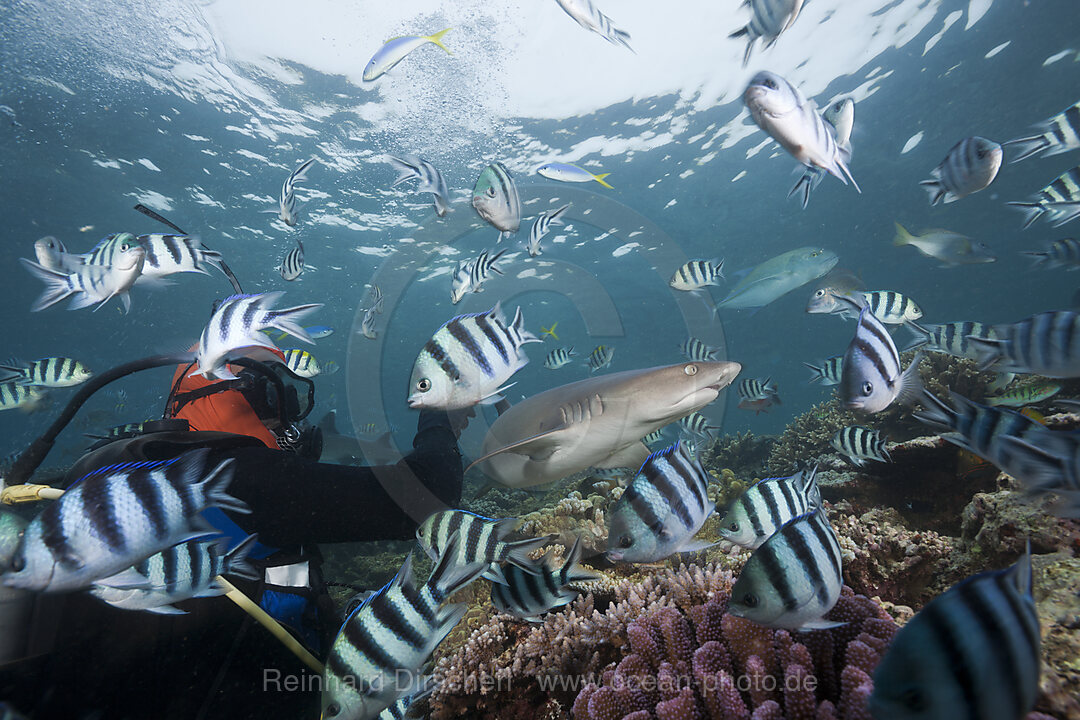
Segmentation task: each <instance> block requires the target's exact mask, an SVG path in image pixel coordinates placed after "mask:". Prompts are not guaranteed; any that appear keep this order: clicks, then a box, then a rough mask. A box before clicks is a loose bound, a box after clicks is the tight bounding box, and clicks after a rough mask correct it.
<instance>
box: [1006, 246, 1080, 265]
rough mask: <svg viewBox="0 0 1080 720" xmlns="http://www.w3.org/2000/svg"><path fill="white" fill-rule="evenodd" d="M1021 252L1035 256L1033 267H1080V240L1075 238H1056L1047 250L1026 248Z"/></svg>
mask: <svg viewBox="0 0 1080 720" xmlns="http://www.w3.org/2000/svg"><path fill="white" fill-rule="evenodd" d="M1020 254H1021V255H1027V256H1029V257H1032V258H1034V259H1035V264H1034V266H1033V267H1037V268H1056V267H1065V268H1068V269H1069V270H1076V269H1078V268H1080V242H1077V241H1076V240H1074V239H1073V238H1063V239H1061V240H1055V241H1054V242H1052V243H1050V247H1048V248H1047V249H1046V250H1041V251H1040V250H1024V251H1022V252H1021V253H1020Z"/></svg>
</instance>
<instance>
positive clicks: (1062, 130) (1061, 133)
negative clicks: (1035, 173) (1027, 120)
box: [1002, 102, 1080, 162]
mask: <svg viewBox="0 0 1080 720" xmlns="http://www.w3.org/2000/svg"><path fill="white" fill-rule="evenodd" d="M1036 127H1037V128H1038V129H1039V130H1041V131H1042V132H1040V133H1039V134H1038V135H1028V136H1026V137H1019V138H1014V139H1012V140H1006V141H1005V142H1003V143H1002V145H1005V146H1006V147H1008V146H1009V145H1018V146H1019V147H1018V148H1017V149H1018V150H1019V151H1020V154H1019V155H1017V156H1016V157H1015V158H1013V160H1012V161H1013V162H1020V161H1021V160H1026V159H1027V158H1029V157H1031V156H1033V155H1038V154H1040V153H1042V155H1043V157H1050V156H1051V155H1060V154H1061V153H1063V152H1068V151H1069V150H1076V149H1077V148H1080V102H1076V103H1073V104H1072V105H1070V106H1069V107H1067V108H1065V109H1064V110H1062V111H1061V112H1059V113H1058V114H1057V115H1055V116H1053V117H1052V118H1050V119H1049V120H1046V121H1044V122H1042V123H1040V124H1039V125H1037V126H1036Z"/></svg>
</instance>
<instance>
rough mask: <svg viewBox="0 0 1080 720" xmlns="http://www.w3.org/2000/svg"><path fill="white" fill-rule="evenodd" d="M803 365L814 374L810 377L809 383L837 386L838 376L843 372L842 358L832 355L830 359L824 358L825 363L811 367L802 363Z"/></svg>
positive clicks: (838, 382)
mask: <svg viewBox="0 0 1080 720" xmlns="http://www.w3.org/2000/svg"><path fill="white" fill-rule="evenodd" d="M803 365H805V366H806V367H808V368H810V370H811V371H812V372H813V373H814V374H813V375H811V376H810V382H818V381H820V382H821V384H822V385H839V384H840V376H841V375H842V374H843V372H844V356H843V355H834V356H832V357H831V358H826V359H825V362H823V363H821V365H820V366H818V365H811V364H810V363H806V362H804V363H803Z"/></svg>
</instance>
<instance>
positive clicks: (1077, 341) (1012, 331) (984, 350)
mask: <svg viewBox="0 0 1080 720" xmlns="http://www.w3.org/2000/svg"><path fill="white" fill-rule="evenodd" d="M993 330H994V337H991V338H977V337H974V336H972V337H969V338H968V341H969V342H970V343H971V344H972V345H973V346H974V348H975V352H976V353H977V354H978V360H979V369H980V370H988V369H993V370H996V371H998V372H1013V373H1031V374H1035V375H1043V376H1045V377H1052V378H1071V377H1080V313H1078V312H1076V311H1073V310H1051V311H1049V312H1043V313H1038V314H1036V315H1032V316H1030V317H1027V318H1024V319H1023V320H1020V321H1019V322H1014V323H1011V324H1007V325H994V326H993Z"/></svg>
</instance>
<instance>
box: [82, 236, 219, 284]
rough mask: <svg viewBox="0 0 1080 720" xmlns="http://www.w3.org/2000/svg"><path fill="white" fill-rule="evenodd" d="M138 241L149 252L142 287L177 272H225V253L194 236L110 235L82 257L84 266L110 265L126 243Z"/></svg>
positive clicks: (142, 277) (204, 273)
mask: <svg viewBox="0 0 1080 720" xmlns="http://www.w3.org/2000/svg"><path fill="white" fill-rule="evenodd" d="M131 242H136V243H138V244H139V246H140V247H142V248H143V250H145V251H146V258H145V260H144V262H143V267H142V272H141V273H140V275H139V279H138V280H137V281H136V282H137V284H139V285H146V284H160V280H161V278H164V277H167V276H169V275H175V274H176V273H201V274H203V275H208V274H209V273H208V272H207V271H206V266H207V265H209V266H211V267H216V268H218V269H219V270H220V269H221V262H222V260H221V253H218V252H215V251H213V250H210V249H209V248H207V247H205V246H204V245H203V244H202V242H200V241H199V240H198V239H197V238H194V237H191V236H190V235H163V234H160V233H155V234H151V235H139V236H138V237H136V236H134V235H132V234H131V233H114V234H112V235H108V236H106V237H105V238H104V239H103V240H102V241H101V242H99V243H98V244H97V245H95V246H94V247H93V249H91V250H90V252H88V253H86V254H85V255H79V256H76V257H79V258H82V264H84V265H103V266H110V265H112V264H113V263H114V262H115V261H116V256H117V254H118V253H119V252H120V250H121V248H122V247H123V246H124V244H125V243H131Z"/></svg>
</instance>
